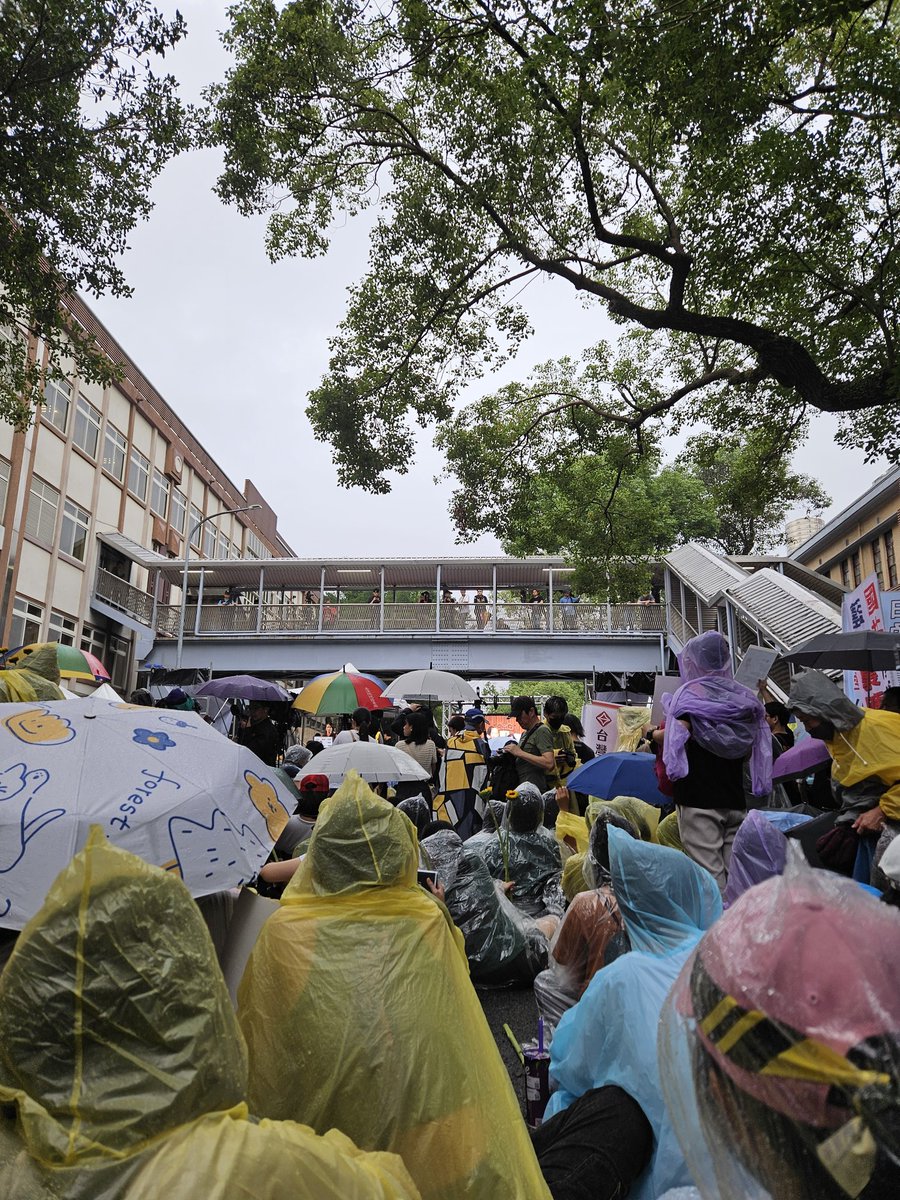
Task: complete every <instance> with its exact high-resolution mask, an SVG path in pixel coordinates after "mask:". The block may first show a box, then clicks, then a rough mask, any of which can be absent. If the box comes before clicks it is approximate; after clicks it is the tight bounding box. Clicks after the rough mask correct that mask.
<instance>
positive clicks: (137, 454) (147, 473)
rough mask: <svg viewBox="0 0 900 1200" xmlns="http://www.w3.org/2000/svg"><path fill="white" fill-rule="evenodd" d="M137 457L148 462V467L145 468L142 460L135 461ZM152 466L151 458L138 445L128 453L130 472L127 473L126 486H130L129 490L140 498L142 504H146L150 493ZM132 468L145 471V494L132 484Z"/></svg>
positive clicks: (136, 498) (135, 496)
mask: <svg viewBox="0 0 900 1200" xmlns="http://www.w3.org/2000/svg"><path fill="white" fill-rule="evenodd" d="M135 457H137V458H138V459H140V460H142V462H143V463H146V468H144V467H143V466H142V465H141V462H135ZM150 467H151V463H150V459H149V458H148V457H147V456H146V454H144V453H143V452H142V451H140V450H138V448H137V446H132V447H131V453H130V454H129V455H128V474H127V478H126V487H127V488H128V491H129V492H130V493H131V495H132V496H134V498H135V500H140V502H141V504H144V505H146V503H147V494H148V491H149V488H150ZM132 468H135V469H136V470H140V471H142V472H143V475H144V494H143V495H141V493H140V492H138V491H135V489H134V487H133V485H132V480H131V474H132Z"/></svg>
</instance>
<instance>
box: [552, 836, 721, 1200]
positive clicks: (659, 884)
mask: <svg viewBox="0 0 900 1200" xmlns="http://www.w3.org/2000/svg"><path fill="white" fill-rule="evenodd" d="M609 860H610V873H611V875H612V885H613V891H614V893H615V896H616V900H617V902H618V905H619V912H620V914H621V916H622V918H623V920H624V922H625V929H626V931H627V933H628V937H629V939H630V941H631V946H632V950H631V952H630V953H628V954H625V955H623V956H622V957H621V958H617V959H616V961H615V962H613V963H610V964H609V966H606V967H604V968H603V970H602V971H598V973H597V974H596V975H595V976H594V978H593V979H592V980H591V982H590V984H589V985H588V988H587V991H586V992H585V993H584V995H583V996H582V997H581V999H580V1000H579V1002H578V1003H577V1004H576V1005H575V1007H574V1008H572V1009H570V1010H569V1011H568V1012H567V1013H566V1014H565V1015H564V1016H563V1018H562V1020H561V1021H560V1023H559V1025H558V1027H557V1030H556V1034H555V1035H554V1038H553V1044H552V1046H551V1051H550V1053H551V1059H550V1078H551V1083H552V1084H553V1085H555V1086H556V1089H557V1090H556V1091H555V1092H554V1093H553V1095H552V1096H551V1097H550V1103H549V1105H548V1106H547V1112H546V1117H548V1118H549V1117H551V1116H553V1114H554V1113H557V1112H561V1111H562V1110H563V1109H565V1108H567V1107H568V1106H569V1105H570V1104H571V1103H572V1101H573V1100H575V1099H577V1098H578V1097H579V1096H581V1095H583V1094H584V1093H585V1092H586V1091H588V1090H589V1089H591V1088H596V1087H603V1086H605V1085H607V1084H615V1085H616V1086H618V1087H620V1088H622V1089H623V1090H624V1091H626V1092H628V1094H629V1095H630V1096H632V1097H633V1098H634V1099H635V1100H636V1101H637V1103H638V1104H639V1105H640V1106H641V1108H642V1109H643V1110H644V1113H645V1114H646V1117H647V1120H648V1121H649V1122H650V1124H651V1126H652V1128H653V1158H652V1159H651V1161H650V1165H649V1166H648V1167H647V1169H646V1170H645V1171H644V1172H643V1174H642V1175H641V1176H640V1177H639V1179H638V1180H637V1181H636V1183H635V1187H634V1191H633V1193H632V1195H633V1196H634V1197H635V1200H656V1197H658V1196H660V1195H662V1193H663V1192H665V1191H666V1189H667V1188H671V1187H680V1186H687V1185H689V1184H690V1183H691V1179H690V1176H689V1174H688V1171H687V1167H686V1165H685V1161H684V1156H683V1154H682V1152H681V1149H680V1147H679V1145H678V1142H677V1140H676V1138H675V1134H674V1131H673V1129H672V1126H671V1123H670V1121H669V1117H668V1115H667V1113H666V1108H665V1104H664V1103H663V1099H662V1091H661V1086H660V1079H659V1062H658V1058H657V1051H656V1029H657V1025H658V1023H659V1016H660V1013H661V1011H662V1007H663V1003H664V1001H665V998H666V996H667V994H668V991H669V989H670V987H671V986H672V984H673V983H674V982H675V979H676V978H677V976H678V973H679V971H680V970H681V968H682V966H683V965H684V963H685V961H686V959H687V957H688V955H689V954H690V953H691V950H692V949H693V947H694V946H695V945H696V944H697V942H698V941H699V939H700V937H701V936H702V934H703V933H704V932H705V930H707V929H709V927H710V926H711V925H712V924H713V922H714V921H715V920H716V919H717V918H718V917H719V916H720V915H721V913H722V899H721V897H720V895H719V889H718V887H717V886H716V883H715V880H714V879H713V877H712V876H711V875H710V874H709V872H708V871H704V870H703V868H702V867H698V866H697V864H696V863H694V862H692V861H691V860H690V859H689V858H687V856H686V855H684V854H682V853H680V852H679V851H678V850H669V849H667V848H666V847H664V846H655V845H653V844H652V843H646V842H640V841H635V839H634V838H631V837H629V836H628V834H627V833H624V832H622V831H621V830H619V829H615V828H611V829H610V830H609Z"/></svg>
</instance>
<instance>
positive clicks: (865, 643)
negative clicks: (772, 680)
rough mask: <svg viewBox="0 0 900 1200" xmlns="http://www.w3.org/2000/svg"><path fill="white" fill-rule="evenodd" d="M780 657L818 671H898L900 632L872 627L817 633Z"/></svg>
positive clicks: (899, 666)
mask: <svg viewBox="0 0 900 1200" xmlns="http://www.w3.org/2000/svg"><path fill="white" fill-rule="evenodd" d="M782 657H783V658H784V660H785V662H789V663H794V664H795V665H796V666H799V667H815V668H817V669H818V670H820V671H827V670H834V669H839V668H843V669H844V670H845V671H900V633H886V632H885V631H883V630H876V629H859V630H857V631H856V633H818V634H816V636H815V637H814V638H810V639H809V641H808V642H804V643H803V645H802V646H798V647H797V649H796V650H792V651H791V652H790V654H785V655H783V656H782Z"/></svg>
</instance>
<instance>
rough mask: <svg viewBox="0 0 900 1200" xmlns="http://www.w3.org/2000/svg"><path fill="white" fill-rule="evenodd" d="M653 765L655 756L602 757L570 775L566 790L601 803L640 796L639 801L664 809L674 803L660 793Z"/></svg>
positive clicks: (615, 754) (599, 755)
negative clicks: (621, 797) (617, 797)
mask: <svg viewBox="0 0 900 1200" xmlns="http://www.w3.org/2000/svg"><path fill="white" fill-rule="evenodd" d="M653 763H654V758H653V755H652V754H625V753H614V754H598V755H597V757H596V758H592V759H591V760H590V762H586V763H585V764H584V766H581V767H578V769H577V770H575V771H573V772H572V774H571V775H569V777H568V778H567V779H566V787H568V788H570V789H571V790H572V791H575V792H586V793H587V794H588V795H589V796H596V797H597V798H598V799H599V800H614V799H615V798H616V796H637V798H638V800H646V802H647V803H648V804H655V805H656V807H657V808H664V807H665V806H666V805H668V804H671V803H672V801H671V799H670V797H668V796H664V795H663V794H662V792H661V791H660V790H659V786H658V785H657V782H656V772H655V771H654V769H653Z"/></svg>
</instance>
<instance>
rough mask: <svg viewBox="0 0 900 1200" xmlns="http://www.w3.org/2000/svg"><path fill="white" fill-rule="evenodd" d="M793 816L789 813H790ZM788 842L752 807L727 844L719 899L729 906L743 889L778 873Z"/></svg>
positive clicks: (765, 817) (783, 861)
mask: <svg viewBox="0 0 900 1200" xmlns="http://www.w3.org/2000/svg"><path fill="white" fill-rule="evenodd" d="M791 815H793V814H791ZM788 850H789V843H788V840H787V838H786V837H785V835H784V834H783V833H782V831H781V830H780V829H778V828H777V826H775V825H774V824H773V823H772V821H770V820H769V819H768V817H767V816H766V815H765V812H764V810H763V809H761V808H752V809H751V810H750V811H749V812H748V813H747V815H746V817H744V819H743V821H742V822H741V827H740V829H738V831H737V833H736V834H735V836H734V841H733V843H732V846H731V860H730V862H729V864H728V884H727V886H726V888H725V894H724V896H723V901H724V904H725V907H726V908H729V907H730V906H731V905H732V904H734V902H735V900H737V898H738V896H742V895H743V894H744V892H746V890H747V888H750V887H753V886H754V885H755V884H757V883H763V882H764V881H765V880H766V879H771V878H772V876H773V875H780V874H781V872H782V871H783V870H784V864H785V862H786V861H787V856H788Z"/></svg>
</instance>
